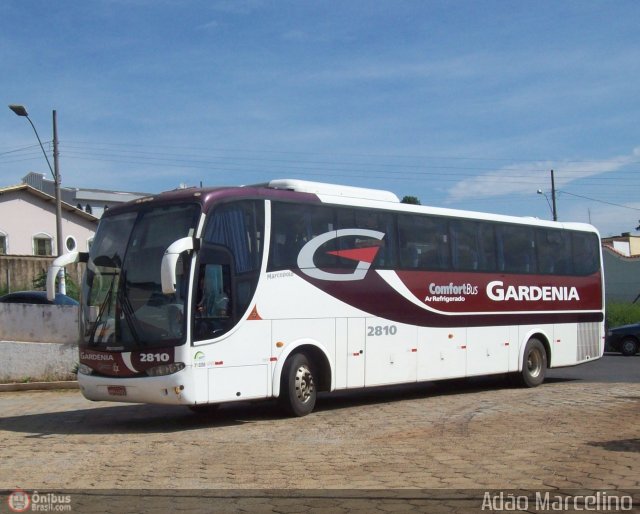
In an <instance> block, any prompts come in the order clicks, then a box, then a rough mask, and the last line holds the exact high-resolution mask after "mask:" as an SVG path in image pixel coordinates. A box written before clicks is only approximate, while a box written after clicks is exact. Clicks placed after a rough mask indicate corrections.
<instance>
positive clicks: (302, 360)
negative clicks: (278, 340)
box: [280, 353, 317, 417]
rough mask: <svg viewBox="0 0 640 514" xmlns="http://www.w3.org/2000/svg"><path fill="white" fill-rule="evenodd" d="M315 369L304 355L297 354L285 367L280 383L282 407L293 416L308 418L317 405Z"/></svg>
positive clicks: (288, 360)
mask: <svg viewBox="0 0 640 514" xmlns="http://www.w3.org/2000/svg"><path fill="white" fill-rule="evenodd" d="M316 396H317V392H316V385H315V382H314V378H313V368H312V366H311V364H310V363H309V359H308V357H307V356H306V355H305V354H304V353H295V354H294V355H292V356H291V357H289V359H287V362H286V363H285V365H284V369H283V370H282V377H281V381H280V405H281V406H282V408H283V409H284V410H285V412H286V413H287V414H289V415H291V416H297V417H301V416H306V415H307V414H309V413H311V411H313V408H314V407H315V405H316Z"/></svg>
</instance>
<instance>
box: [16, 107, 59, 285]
mask: <svg viewBox="0 0 640 514" xmlns="http://www.w3.org/2000/svg"><path fill="white" fill-rule="evenodd" d="M9 109H11V110H12V111H13V112H14V113H15V114H16V115H17V116H21V117H23V118H27V121H28V122H29V123H30V124H31V128H32V129H33V132H34V134H35V135H36V138H37V139H38V143H39V144H40V149H41V150H42V153H43V155H44V158H45V160H46V161H47V165H48V166H49V171H50V172H51V175H53V183H54V185H55V202H56V241H57V247H58V257H60V256H61V255H63V254H64V241H63V240H62V239H63V236H62V197H61V195H60V165H59V163H58V157H59V155H60V152H59V151H58V118H57V115H56V111H55V109H54V111H53V167H51V163H50V162H49V157H47V152H46V151H45V149H44V145H43V144H42V140H41V139H40V135H39V134H38V131H37V130H36V126H35V125H34V124H33V121H31V118H29V113H27V109H26V108H25V106H24V105H15V104H12V105H10V106H9ZM58 278H59V280H58V291H59V292H60V293H62V294H66V292H67V288H66V284H65V280H64V269H61V270H60V274H59V275H58Z"/></svg>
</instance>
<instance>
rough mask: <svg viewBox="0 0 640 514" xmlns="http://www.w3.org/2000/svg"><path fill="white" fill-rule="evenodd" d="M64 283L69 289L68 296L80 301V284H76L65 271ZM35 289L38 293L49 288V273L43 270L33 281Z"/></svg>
mask: <svg viewBox="0 0 640 514" xmlns="http://www.w3.org/2000/svg"><path fill="white" fill-rule="evenodd" d="M58 282H59V280H58V277H56V287H57V286H58ZM64 282H65V285H66V289H67V296H70V297H71V298H73V299H74V300H78V299H79V298H80V291H79V290H78V284H76V283H75V282H74V281H73V280H72V279H71V277H70V276H69V274H68V273H67V272H66V271H65V273H64ZM33 288H34V289H35V290H36V291H44V290H46V288H47V272H46V271H45V270H41V271H40V273H38V275H37V276H36V278H34V279H33Z"/></svg>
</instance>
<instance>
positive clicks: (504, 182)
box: [448, 147, 640, 202]
mask: <svg viewBox="0 0 640 514" xmlns="http://www.w3.org/2000/svg"><path fill="white" fill-rule="evenodd" d="M639 157H640V147H636V148H634V149H633V151H632V152H631V153H630V154H629V155H621V156H616V157H611V158H609V159H602V160H598V161H595V160H594V161H537V162H530V163H522V164H517V165H513V166H506V167H503V168H501V169H498V170H495V171H492V172H489V173H485V174H482V175H478V176H476V177H474V178H472V179H468V180H463V181H460V182H458V183H457V184H455V185H454V186H453V187H452V188H451V189H450V190H449V196H448V201H450V202H459V201H462V200H467V199H477V198H490V197H498V196H503V195H509V194H531V193H532V191H535V190H536V189H547V188H548V184H549V170H552V169H553V170H558V171H560V173H558V174H557V178H556V182H555V185H556V188H560V187H563V186H566V185H567V184H569V183H571V182H574V181H576V180H579V179H583V178H586V177H591V176H593V175H600V174H602V173H610V172H613V171H617V170H619V169H621V168H623V167H624V166H627V165H629V164H632V163H634V162H638V161H639V160H640V159H639Z"/></svg>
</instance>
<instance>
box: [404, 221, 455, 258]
mask: <svg viewBox="0 0 640 514" xmlns="http://www.w3.org/2000/svg"><path fill="white" fill-rule="evenodd" d="M398 239H399V246H400V264H401V266H402V267H404V268H417V269H428V270H441V269H448V268H449V265H450V256H449V234H448V223H447V220H445V219H442V218H437V217H431V216H413V215H407V216H405V215H400V216H398Z"/></svg>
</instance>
